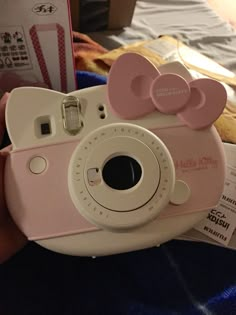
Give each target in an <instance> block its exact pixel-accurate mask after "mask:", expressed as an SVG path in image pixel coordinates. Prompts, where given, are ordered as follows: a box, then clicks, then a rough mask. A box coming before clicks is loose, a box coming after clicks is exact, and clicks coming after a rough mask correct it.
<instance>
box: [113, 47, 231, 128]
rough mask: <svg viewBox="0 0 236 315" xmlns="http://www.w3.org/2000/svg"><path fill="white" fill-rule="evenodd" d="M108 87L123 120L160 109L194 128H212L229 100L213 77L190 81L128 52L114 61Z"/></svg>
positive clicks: (115, 107) (116, 110) (114, 108)
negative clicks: (163, 72) (165, 71)
mask: <svg viewBox="0 0 236 315" xmlns="http://www.w3.org/2000/svg"><path fill="white" fill-rule="evenodd" d="M107 87H108V101H109V104H110V106H111V108H112V109H113V111H114V112H115V113H116V114H117V115H118V116H120V117H121V118H123V119H137V118H141V117H143V116H144V115H147V114H150V113H152V112H153V111H155V110H158V111H159V112H161V113H164V114H169V115H173V114H176V115H177V116H178V117H179V119H181V120H182V121H183V122H184V123H185V124H186V125H187V126H188V127H190V128H192V129H202V128H206V127H209V126H210V125H212V124H213V123H214V122H215V121H216V120H217V118H218V117H219V116H220V115H221V114H222V112H223V110H224V108H225V105H226V101H227V94H226V90H225V88H224V86H223V85H222V84H221V83H220V82H217V81H215V80H212V79H209V78H203V79H197V80H192V81H191V82H187V81H186V80H185V79H184V78H182V77H181V76H180V75H177V74H174V73H167V74H161V73H160V72H159V71H158V69H157V68H156V67H155V66H154V65H153V64H152V63H151V62H150V61H148V59H146V58H145V57H143V56H141V55H139V54H136V53H125V54H123V55H121V56H120V57H119V58H118V59H117V60H116V61H115V62H114V64H113V65H112V68H111V70H110V73H109V77H108V83H107Z"/></svg>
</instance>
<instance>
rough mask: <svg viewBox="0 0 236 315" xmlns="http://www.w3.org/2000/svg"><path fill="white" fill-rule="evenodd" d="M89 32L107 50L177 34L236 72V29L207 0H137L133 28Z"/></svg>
mask: <svg viewBox="0 0 236 315" xmlns="http://www.w3.org/2000/svg"><path fill="white" fill-rule="evenodd" d="M222 1H223V0H222ZM89 35H90V36H91V37H92V38H93V39H95V40H96V41H98V42H99V43H100V44H102V45H103V46H104V47H106V48H108V49H114V48H117V47H119V46H120V45H125V44H128V43H132V42H136V41H139V40H144V39H155V38H157V37H158V36H160V35H172V36H175V35H176V36H179V37H180V38H181V39H182V40H183V42H184V43H186V44H187V45H189V46H190V47H193V48H195V49H197V50H198V51H199V52H201V53H203V54H205V55H206V56H208V57H210V58H212V59H213V60H215V61H217V62H218V63H220V64H222V65H223V66H225V67H226V68H228V69H230V70H232V71H233V72H235V73H236V31H235V30H234V29H233V27H232V26H231V25H230V24H229V23H227V22H226V21H224V20H223V19H222V18H220V17H219V16H218V15H217V14H216V13H215V12H214V11H213V10H212V9H211V8H210V7H209V6H208V4H207V1H206V0H167V1H166V0H138V1H137V4H136V9H135V12H134V18H133V22H132V25H131V26H130V27H127V28H125V29H124V30H121V31H116V32H115V31H112V32H99V33H93V34H89Z"/></svg>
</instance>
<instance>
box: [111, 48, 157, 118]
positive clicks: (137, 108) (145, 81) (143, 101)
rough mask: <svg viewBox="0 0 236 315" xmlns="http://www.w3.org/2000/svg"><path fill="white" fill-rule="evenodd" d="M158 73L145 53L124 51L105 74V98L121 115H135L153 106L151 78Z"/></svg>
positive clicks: (136, 116) (146, 112) (144, 113)
mask: <svg viewBox="0 0 236 315" xmlns="http://www.w3.org/2000/svg"><path fill="white" fill-rule="evenodd" d="M159 75H160V73H159V71H158V70H157V69H156V67H155V66H154V65H153V64H152V63H151V62H150V61H148V60H147V59H146V58H145V57H143V56H141V55H139V54H136V53H125V54H123V55H122V56H121V57H119V58H118V59H117V60H116V61H115V62H114V64H113V65H112V68H111V70H110V73H109V77H108V83H107V87H108V101H109V104H110V106H111V108H112V110H113V111H114V112H115V113H116V114H117V115H118V116H119V117H121V118H124V119H135V118H138V117H142V116H144V115H146V114H149V113H150V112H153V111H154V110H155V105H154V103H153V101H152V98H151V95H150V87H151V85H152V82H153V80H154V79H155V78H156V77H158V76H159Z"/></svg>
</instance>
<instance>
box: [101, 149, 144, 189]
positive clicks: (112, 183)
mask: <svg viewBox="0 0 236 315" xmlns="http://www.w3.org/2000/svg"><path fill="white" fill-rule="evenodd" d="M102 175H103V179H104V181H105V183H106V184H107V185H108V186H109V187H111V188H113V189H117V190H126V189H130V188H132V187H134V186H135V185H137V183H138V182H139V180H140V178H141V176H142V168H141V166H140V165H139V163H138V162H137V161H136V160H134V159H133V158H131V157H129V156H123V155H122V156H117V157H114V158H112V159H110V160H109V161H108V162H107V163H106V164H105V166H104V168H103V171H102Z"/></svg>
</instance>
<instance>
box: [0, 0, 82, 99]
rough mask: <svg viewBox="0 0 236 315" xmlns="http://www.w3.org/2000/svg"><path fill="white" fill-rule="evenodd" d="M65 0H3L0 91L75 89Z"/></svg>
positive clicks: (0, 31) (68, 19)
mask: <svg viewBox="0 0 236 315" xmlns="http://www.w3.org/2000/svg"><path fill="white" fill-rule="evenodd" d="M71 31H72V30H71V19H70V6H69V2H67V1H66V0H65V1H61V0H50V2H47V1H45V2H43V1H42V2H40V3H39V2H38V1H37V0H36V1H35V0H31V1H28V0H18V1H12V0H5V1H2V3H1V10H0V92H1V94H2V93H3V92H10V91H11V90H12V89H13V88H16V87H19V86H42V87H46V88H50V89H53V90H57V91H61V92H71V91H73V90H75V89H76V80H75V67H74V57H73V50H72V34H71Z"/></svg>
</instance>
